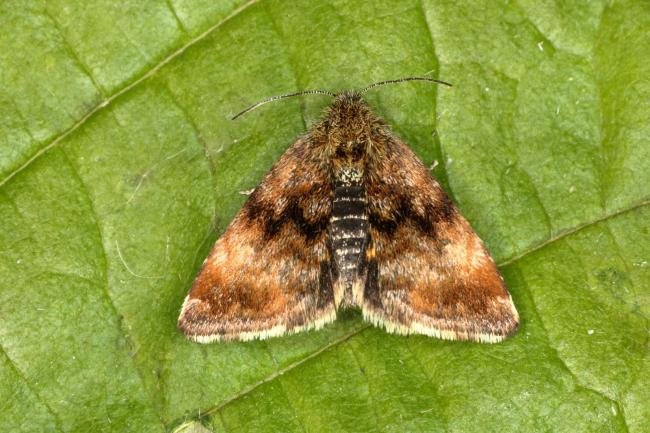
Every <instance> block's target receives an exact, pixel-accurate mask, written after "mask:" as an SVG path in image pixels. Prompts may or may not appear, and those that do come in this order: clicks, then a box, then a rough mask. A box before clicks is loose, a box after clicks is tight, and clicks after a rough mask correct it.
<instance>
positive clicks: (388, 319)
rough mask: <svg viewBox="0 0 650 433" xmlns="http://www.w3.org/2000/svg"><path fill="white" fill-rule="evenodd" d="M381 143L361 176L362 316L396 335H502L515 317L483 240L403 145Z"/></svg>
mask: <svg viewBox="0 0 650 433" xmlns="http://www.w3.org/2000/svg"><path fill="white" fill-rule="evenodd" d="M384 147H385V148H384V149H383V152H382V153H385V154H383V155H381V158H376V159H373V160H372V161H371V164H372V165H371V168H370V169H369V170H368V176H367V178H366V192H367V197H368V213H369V219H370V237H371V242H372V244H371V246H370V248H369V249H368V251H367V253H366V258H367V261H368V276H367V279H366V286H365V289H364V303H363V312H364V316H365V317H366V319H367V320H370V321H371V322H373V323H374V324H377V325H381V326H384V327H385V328H386V329H387V330H388V331H390V332H396V333H400V334H409V333H416V334H425V335H430V336H435V337H439V338H444V339H451V340H473V341H481V342H497V341H501V340H503V339H504V338H505V337H507V336H508V335H510V334H512V333H513V332H514V331H515V330H516V328H517V326H518V320H519V318H518V314H517V311H516V309H515V307H514V304H513V303H512V299H511V297H510V294H509V293H508V291H507V290H506V288H505V286H504V283H503V279H502V278H501V275H500V274H499V272H498V270H497V267H496V265H495V264H494V262H493V261H492V258H491V257H490V256H489V254H488V252H487V250H486V249H485V247H484V246H483V243H482V242H481V240H480V239H479V238H478V236H477V235H476V234H475V233H474V231H473V230H472V228H471V227H470V225H469V223H468V222H467V221H466V220H465V218H463V216H462V215H461V214H460V212H459V211H458V209H457V208H456V207H455V206H454V204H453V203H452V202H451V200H450V199H449V197H448V196H447V195H446V194H445V192H444V191H443V190H442V188H440V185H438V183H437V182H436V181H435V180H434V179H433V178H432V177H431V176H430V175H429V173H428V172H427V170H426V168H425V167H424V166H423V165H422V163H421V162H420V161H419V160H418V159H417V157H416V156H415V154H414V153H413V152H412V151H411V150H410V149H409V148H408V147H407V146H406V145H405V144H404V143H402V142H401V141H399V140H397V139H395V138H392V139H390V140H389V142H388V143H387V145H386V146H384Z"/></svg>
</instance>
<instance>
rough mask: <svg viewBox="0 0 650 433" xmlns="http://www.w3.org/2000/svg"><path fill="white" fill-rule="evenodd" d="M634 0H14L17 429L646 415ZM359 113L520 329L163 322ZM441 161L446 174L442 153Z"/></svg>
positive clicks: (613, 423) (4, 254)
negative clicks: (395, 147)
mask: <svg viewBox="0 0 650 433" xmlns="http://www.w3.org/2000/svg"><path fill="white" fill-rule="evenodd" d="M648 28H650V7H649V6H648V4H647V3H646V2H643V1H640V0H639V1H633V0H630V1H628V2H614V3H611V2H585V3H577V2H568V3H566V4H558V3H552V2H534V1H528V0H523V1H519V2H517V3H509V4H498V3H496V2H489V3H485V4H478V3H472V4H457V3H449V2H441V1H427V0H424V1H422V2H417V1H404V2H399V3H397V2H389V1H380V2H361V1H358V2H357V1H334V2H310V1H300V2H279V1H266V0H259V1H249V2H244V1H228V2H210V1H203V0H201V1H188V0H170V1H166V2H163V1H146V2H135V1H133V2H129V1H123V2H119V3H116V2H108V1H99V2H94V3H91V4H88V3H81V2H68V1H65V2H64V1H49V2H47V3H45V2H38V1H33V2H18V1H7V2H3V3H2V4H0V88H2V91H1V92H0V113H1V115H0V119H1V120H0V132H1V133H0V349H1V350H0V401H2V402H3V403H2V409H3V410H2V411H0V428H1V429H2V430H3V431H25V432H28V431H34V432H41V431H54V432H86V431H116V432H128V431H133V432H142V431H151V432H155V431H173V430H176V431H179V432H180V431H184V432H190V431H196V432H205V431H228V432H232V431H288V432H291V431H309V432H312V431H313V432H321V431H322V432H328V431H332V432H341V431H350V432H352V431H395V432H401V431H416V432H417V431H422V432H435V431H439V432H447V431H458V432H474V431H475V432H486V431H495V432H496V431H499V432H503V431H558V432H561V431H566V432H575V431H594V432H606V431H611V432H627V431H629V432H644V431H647V425H649V424H650V412H649V409H648V405H647V402H648V401H650V380H649V377H648V376H649V373H648V372H650V355H649V353H648V331H649V330H648V318H649V316H650V266H649V265H648V262H649V261H650V242H648V239H649V238H650V226H649V225H648V223H647V221H648V219H649V218H650V206H649V203H650V187H649V185H650V167H649V161H650V143H649V142H648V137H650V123H648V121H647V119H648V118H650V104H648V102H647V101H648V100H650V78H649V77H650V55H649V54H650V53H649V52H648V47H650V33H648V31H647V29H648ZM426 73H429V74H430V75H431V76H435V77H438V78H441V79H445V80H448V81H451V82H453V84H454V87H453V88H450V89H447V88H436V87H433V86H428V85H426V84H422V83H420V84H403V85H399V86H392V87H388V86H387V87H383V88H379V89H376V90H373V91H372V92H371V93H369V94H368V95H367V99H368V100H369V103H370V104H371V105H372V106H373V107H374V109H375V110H376V112H377V113H378V114H380V115H381V116H382V117H384V118H385V119H386V120H387V121H388V122H389V123H390V124H391V126H392V127H393V129H394V130H395V132H396V133H397V134H398V135H400V136H402V137H403V138H404V139H405V140H406V141H407V142H408V143H409V144H410V145H411V146H412V148H413V149H414V150H415V151H416V152H417V153H418V155H420V157H421V158H422V159H423V160H424V162H425V163H426V164H427V165H432V166H433V165H435V168H433V173H434V175H435V176H436V177H437V178H438V179H440V180H441V182H442V183H443V185H444V186H445V188H446V189H447V191H448V192H449V193H450V194H451V195H452V197H453V198H454V200H455V201H456V202H457V203H458V205H459V207H460V208H461V210H462V211H463V213H464V214H465V215H466V216H467V218H468V219H469V220H470V222H471V223H472V225H473V226H474V228H475V229H476V230H477V232H478V233H479V235H480V236H481V237H482V238H483V239H484V240H485V242H486V244H487V245H488V247H489V249H490V251H491V253H492V255H493V257H494V258H495V260H496V261H497V263H499V265H500V266H501V270H502V272H503V275H504V278H505V281H506V284H507V286H508V288H509V290H510V291H511V293H512V295H513V298H514V301H515V304H516V305H517V307H518V310H519V312H520V315H521V317H522V326H521V328H520V330H519V331H518V333H517V334H516V335H515V336H514V338H512V339H510V340H508V341H507V342H505V343H503V344H498V345H480V344H472V343H459V342H447V341H440V340H435V339H430V338H426V337H408V338H405V337H399V336H392V335H387V334H386V333H384V332H383V331H381V330H378V329H374V328H371V327H368V326H367V325H366V324H364V323H363V322H362V320H361V318H360V317H359V314H358V313H354V312H350V313H344V314H342V315H341V317H340V318H339V320H338V321H337V322H336V323H334V324H332V325H330V326H328V327H326V328H325V329H324V330H322V331H319V332H309V333H304V334H299V335H295V336H291V337H286V338H277V339H272V340H268V341H263V342H260V341H256V342H249V343H232V344H213V345H209V346H201V345H197V344H194V343H190V342H188V341H186V340H185V339H184V338H183V337H182V336H181V335H180V334H179V332H178V331H177V329H176V318H177V315H178V312H179V308H180V305H181V303H182V300H183V298H184V296H185V294H186V292H187V290H188V288H189V286H190V284H191V282H192V280H193V278H194V275H195V274H196V272H197V270H198V267H199V266H200V263H201V262H202V260H203V258H204V257H205V255H206V253H207V251H208V250H209V248H210V246H211V245H212V244H213V242H214V241H215V239H216V238H217V237H218V235H219V233H221V232H222V231H223V229H224V228H225V227H226V225H227V224H228V222H229V220H230V219H231V218H232V216H233V215H234V214H235V212H236V211H237V209H238V208H239V207H240V206H241V204H242V203H243V201H244V200H245V196H244V195H242V194H240V191H245V190H248V189H250V188H253V187H254V186H255V185H256V184H257V183H258V182H259V180H260V179H261V178H262V176H263V175H264V173H265V172H266V171H267V170H268V169H269V168H270V167H271V165H272V164H273V162H274V161H275V160H276V159H277V158H278V157H279V155H280V154H281V153H282V152H283V151H284V149H286V148H287V147H288V145H289V144H290V143H291V142H292V141H293V140H294V139H295V138H296V137H297V136H298V135H299V134H301V133H302V132H303V131H304V130H305V128H306V127H307V126H308V125H309V124H310V123H312V122H313V121H315V120H316V119H317V118H318V117H319V115H320V114H319V113H320V112H321V111H322V109H323V108H324V107H325V106H326V105H327V103H328V101H327V99H326V98H324V97H320V96H311V97H304V98H302V99H300V98H298V99H293V100H287V101H283V102H280V103H276V104H274V105H269V106H265V107H263V108H259V109H258V110H257V111H255V112H253V113H250V114H248V115H246V116H244V117H243V118H241V119H239V120H237V121H235V122H232V121H230V120H229V119H230V117H231V116H232V115H233V114H234V113H236V112H238V111H239V110H241V109H243V108H244V107H246V106H247V105H249V104H250V103H253V102H255V101H257V100H260V99H263V98H265V97H267V96H271V95H275V94H282V93H287V92H292V91H295V90H300V89H310V88H323V89H333V90H337V89H347V88H358V87H361V86H363V85H366V84H368V83H371V82H374V81H379V80H384V79H390V78H398V77H403V76H411V75H423V74H426ZM436 164H437V165H436Z"/></svg>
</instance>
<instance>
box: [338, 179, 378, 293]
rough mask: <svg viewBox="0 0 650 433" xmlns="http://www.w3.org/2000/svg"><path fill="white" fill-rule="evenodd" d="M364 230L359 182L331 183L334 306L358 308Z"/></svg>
mask: <svg viewBox="0 0 650 433" xmlns="http://www.w3.org/2000/svg"><path fill="white" fill-rule="evenodd" d="M368 230H369V224H368V215H367V212H366V193H365V190H364V188H363V185H362V184H361V182H348V181H346V182H340V181H337V182H335V188H334V198H333V200H332V216H331V218H330V227H329V245H330V250H331V254H332V256H333V261H332V262H333V277H334V278H333V279H334V281H335V283H334V285H335V289H334V297H335V302H336V305H337V306H341V305H343V306H347V305H359V304H360V302H361V296H362V294H361V291H360V290H358V286H359V285H360V284H361V283H362V280H363V279H364V278H365V250H366V248H367V246H368ZM361 287H362V286H361Z"/></svg>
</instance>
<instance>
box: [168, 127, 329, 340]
mask: <svg viewBox="0 0 650 433" xmlns="http://www.w3.org/2000/svg"><path fill="white" fill-rule="evenodd" d="M321 151H322V150H321V148H320V147H319V146H317V145H316V144H314V143H312V142H311V141H310V139H309V138H302V139H299V140H298V141H297V142H296V143H295V144H294V145H293V146H292V147H291V148H289V149H288V150H287V151H286V152H285V154H284V155H283V156H282V157H281V158H280V160H279V161H278V162H277V163H276V165H275V166H274V167H273V168H272V169H271V171H270V172H269V173H268V174H267V175H266V177H265V178H264V180H263V181H262V183H261V184H260V185H259V186H258V187H257V188H256V189H255V191H253V193H252V194H251V195H250V197H249V198H248V201H247V202H246V204H245V205H244V206H243V208H242V209H241V210H240V211H239V213H238V214H237V216H236V217H235V218H234V220H233V221H232V223H231V224H230V226H229V227H228V228H227V229H226V232H225V233H224V234H223V236H222V237H221V238H220V239H219V240H218V241H217V242H216V244H215V246H214V247H213V249H212V251H211V253H210V255H209V256H208V258H207V259H206V260H205V262H204V264H203V268H202V269H201V272H200V273H199V275H198V276H197V278H196V280H195V281H194V284H193V285H192V288H191V290H190V293H189V295H188V296H187V298H186V299H185V303H184V304H183V308H182V311H181V315H180V317H179V320H178V325H179V327H180V329H181V330H182V331H183V332H184V333H185V335H186V336H187V337H188V338H190V339H192V340H195V341H198V342H203V343H207V342H210V341H215V340H249V339H253V338H267V337H272V336H276V335H282V334H285V333H291V332H297V331H299V330H302V329H306V328H318V327H321V326H323V325H324V324H325V323H327V322H330V321H332V320H334V318H335V309H334V297H333V291H332V285H331V281H330V271H329V255H328V251H327V248H326V235H327V234H326V231H327V230H326V229H327V223H328V221H329V215H330V213H331V186H330V183H329V179H328V177H327V171H326V167H325V166H324V165H323V164H322V159H321V153H320V152H321Z"/></svg>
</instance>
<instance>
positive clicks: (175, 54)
mask: <svg viewBox="0 0 650 433" xmlns="http://www.w3.org/2000/svg"><path fill="white" fill-rule="evenodd" d="M258 1H259V0H249V1H248V2H246V3H244V4H242V5H241V6H240V7H238V8H237V9H235V10H234V11H233V12H232V13H231V14H230V15H228V16H227V17H225V18H224V19H222V20H221V21H219V22H218V23H216V24H214V25H213V26H211V27H209V28H208V29H207V30H205V31H204V32H203V33H201V34H199V35H198V36H196V37H195V38H193V39H191V40H189V41H188V42H187V43H186V44H185V45H183V46H181V47H180V48H178V49H176V50H175V51H173V52H172V53H171V54H169V55H168V56H167V57H165V58H163V59H162V60H161V61H160V62H158V63H156V64H155V65H153V66H152V67H151V68H150V69H149V70H148V71H147V72H145V73H144V74H142V75H141V76H140V77H139V78H138V79H137V80H135V81H133V82H132V83H131V84H129V85H127V86H125V87H123V88H122V89H120V90H118V91H117V92H115V93H114V94H112V95H110V96H108V97H107V98H106V99H103V100H102V101H100V102H99V104H97V105H96V106H95V107H93V108H92V109H91V110H90V111H88V112H87V113H86V114H85V115H84V116H83V117H82V118H81V119H79V120H78V121H77V122H76V123H74V124H73V125H72V126H70V127H68V128H67V129H65V130H64V131H63V132H61V133H60V134H59V135H57V136H56V137H54V138H53V139H52V141H50V142H49V143H48V144H47V145H45V146H43V147H42V148H41V149H39V150H38V151H37V152H36V153H34V155H33V156H32V157H31V158H29V159H28V160H27V161H25V162H24V163H23V164H22V165H21V166H20V167H18V168H17V169H15V170H13V171H11V172H10V173H9V174H7V175H6V176H5V178H4V179H2V180H1V181H0V186H2V185H4V184H5V183H7V182H8V181H9V180H11V179H12V178H13V177H14V176H16V175H17V174H18V173H20V172H21V171H23V170H24V169H26V168H27V167H29V166H30V165H31V164H32V163H33V162H34V161H35V160H37V159H38V158H40V157H41V156H42V155H44V154H45V153H47V152H48V151H49V150H50V149H52V148H53V147H55V146H57V145H59V143H61V142H62V141H63V140H64V139H65V138H66V137H68V136H69V135H70V134H72V133H73V132H75V131H76V130H77V129H79V128H80V127H82V126H83V125H85V124H86V122H87V121H88V120H89V119H90V118H91V117H93V116H94V115H95V114H97V113H98V112H100V111H102V110H103V109H105V108H106V107H108V106H109V105H111V104H112V103H113V101H115V100H116V99H118V98H120V97H121V96H123V95H125V94H127V93H129V92H130V91H132V90H133V89H134V88H136V87H138V86H139V85H140V84H141V83H142V82H144V81H146V80H148V79H149V78H151V77H152V76H154V75H155V74H156V73H158V71H159V70H160V69H162V68H163V67H164V66H166V65H167V64H168V63H170V62H171V61H172V60H174V59H176V58H177V57H179V56H180V55H182V54H183V53H184V52H185V50H187V49H188V48H190V47H191V46H193V45H196V44H197V43H199V42H201V41H202V40H203V39H205V38H206V37H208V36H209V35H210V34H211V33H212V32H214V31H216V30H217V29H219V28H220V27H221V26H222V25H224V24H225V23H226V22H228V21H230V20H231V19H233V18H234V17H235V16H237V15H239V14H240V13H241V12H242V11H244V10H245V9H247V8H248V7H250V6H251V5H253V4H255V3H257V2H258Z"/></svg>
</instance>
